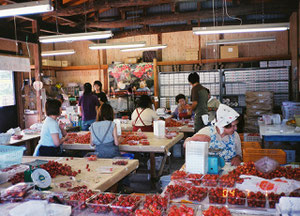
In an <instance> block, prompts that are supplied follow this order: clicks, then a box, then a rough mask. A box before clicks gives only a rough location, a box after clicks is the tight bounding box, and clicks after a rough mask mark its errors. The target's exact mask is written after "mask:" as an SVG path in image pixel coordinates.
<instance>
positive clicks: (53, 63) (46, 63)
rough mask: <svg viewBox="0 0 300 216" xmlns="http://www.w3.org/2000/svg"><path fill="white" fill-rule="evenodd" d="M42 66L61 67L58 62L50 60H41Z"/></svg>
mask: <svg viewBox="0 0 300 216" xmlns="http://www.w3.org/2000/svg"><path fill="white" fill-rule="evenodd" d="M42 65H43V66H50V67H61V61H58V60H50V59H42Z"/></svg>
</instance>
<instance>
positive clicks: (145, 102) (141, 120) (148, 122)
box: [131, 95, 159, 132]
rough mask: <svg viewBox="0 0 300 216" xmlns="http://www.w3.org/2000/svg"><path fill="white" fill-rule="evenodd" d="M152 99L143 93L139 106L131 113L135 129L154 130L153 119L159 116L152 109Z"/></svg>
mask: <svg viewBox="0 0 300 216" xmlns="http://www.w3.org/2000/svg"><path fill="white" fill-rule="evenodd" d="M151 108H152V100H151V98H150V96H148V95H142V96H141V97H140V100H139V101H138V107H137V108H136V109H135V110H134V111H133V112H132V114H131V121H132V126H133V131H138V130H139V129H141V130H142V131H144V132H153V121H154V120H158V119H159V117H158V115H157V114H156V112H155V111H154V110H153V109H151Z"/></svg>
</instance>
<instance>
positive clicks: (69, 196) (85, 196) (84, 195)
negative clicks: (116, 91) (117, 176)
mask: <svg viewBox="0 0 300 216" xmlns="http://www.w3.org/2000/svg"><path fill="white" fill-rule="evenodd" d="M99 192H100V191H92V190H88V189H82V190H79V191H78V192H65V193H64V197H63V201H64V203H65V204H66V205H70V206H72V212H78V211H81V210H84V209H86V208H87V202H88V200H89V199H90V198H92V197H93V196H94V195H96V194H97V193H99Z"/></svg>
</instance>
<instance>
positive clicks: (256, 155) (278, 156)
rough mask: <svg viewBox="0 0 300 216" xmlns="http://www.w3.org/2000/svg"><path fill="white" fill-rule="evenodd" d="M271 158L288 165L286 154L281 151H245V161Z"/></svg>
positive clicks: (248, 149) (250, 149)
mask: <svg viewBox="0 0 300 216" xmlns="http://www.w3.org/2000/svg"><path fill="white" fill-rule="evenodd" d="M266 156H267V157H270V158H272V159H274V160H276V161H277V162H278V163H280V164H286V153H285V152H284V151H283V150H281V149H253V148H246V149H243V161H244V162H248V161H253V162H256V161H257V160H259V159H261V158H262V157H266Z"/></svg>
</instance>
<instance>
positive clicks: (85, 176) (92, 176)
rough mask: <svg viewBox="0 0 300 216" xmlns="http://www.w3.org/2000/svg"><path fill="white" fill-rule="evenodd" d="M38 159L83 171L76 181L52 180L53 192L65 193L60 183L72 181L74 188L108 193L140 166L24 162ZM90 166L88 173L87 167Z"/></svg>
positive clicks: (62, 160)
mask: <svg viewBox="0 0 300 216" xmlns="http://www.w3.org/2000/svg"><path fill="white" fill-rule="evenodd" d="M36 159H39V160H55V161H57V162H59V163H62V164H67V165H70V166H71V167H72V170H74V171H78V170H81V173H79V174H77V175H76V177H75V181H72V180H71V178H70V177H69V176H62V175H59V176H57V177H55V178H52V188H53V189H52V190H53V191H64V190H66V188H60V187H59V183H61V182H66V181H71V182H73V187H75V186H78V185H86V186H87V187H88V188H89V189H91V190H101V191H106V190H107V189H109V188H110V187H111V186H113V185H114V184H116V183H117V182H119V181H120V180H121V179H123V178H124V177H125V176H127V175H128V174H130V173H131V172H132V171H134V170H136V169H137V168H138V166H139V162H138V160H126V161H128V164H127V165H124V166H123V165H112V162H113V159H97V160H96V161H88V160H87V159H86V158H73V159H71V158H58V157H32V156H24V157H23V160H22V162H23V163H26V162H31V161H34V160H36ZM87 164H89V169H90V171H88V170H87V169H86V165H87ZM107 168H112V172H111V173H103V170H106V169H107ZM9 185H10V183H5V184H2V185H0V187H1V188H5V187H7V186H9Z"/></svg>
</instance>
